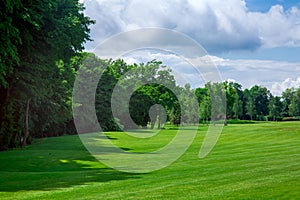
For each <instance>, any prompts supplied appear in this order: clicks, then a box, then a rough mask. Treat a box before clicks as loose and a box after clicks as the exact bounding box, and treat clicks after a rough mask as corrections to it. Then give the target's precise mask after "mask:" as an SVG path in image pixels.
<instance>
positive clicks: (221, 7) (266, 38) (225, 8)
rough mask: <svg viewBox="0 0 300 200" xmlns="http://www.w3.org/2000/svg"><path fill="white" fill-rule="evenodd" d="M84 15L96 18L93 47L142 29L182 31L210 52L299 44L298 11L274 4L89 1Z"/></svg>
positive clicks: (229, 0)
mask: <svg viewBox="0 0 300 200" xmlns="http://www.w3.org/2000/svg"><path fill="white" fill-rule="evenodd" d="M85 7H86V11H85V12H86V14H87V15H88V16H90V17H91V18H92V19H95V20H96V22H97V23H96V25H94V26H93V27H92V32H91V34H92V37H93V39H94V41H95V42H94V43H90V44H87V48H90V49H91V48H93V47H95V45H96V44H98V43H99V42H101V41H103V40H104V39H106V38H107V37H109V36H111V35H113V34H117V33H120V32H122V31H128V30H133V29H136V28H141V27H163V28H169V29H172V30H177V31H180V32H183V33H185V34H187V35H189V36H190V37H192V38H193V39H195V40H196V41H198V42H199V43H200V44H202V45H203V46H204V47H205V48H206V49H207V50H208V51H209V52H220V51H230V50H239V49H245V50H254V49H257V48H260V47H266V48H269V47H277V46H300V10H299V9H298V8H296V7H292V8H291V9H289V10H284V9H283V7H282V6H280V5H275V6H273V7H272V8H271V9H270V10H269V11H268V12H267V13H259V12H250V11H248V9H247V7H246V4H245V1H243V0H227V1H222V0H201V1H195V0H176V1H174V0H165V1H160V0H144V1H138V0H131V1H125V0H93V1H86V2H85Z"/></svg>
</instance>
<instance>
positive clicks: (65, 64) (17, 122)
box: [0, 0, 93, 149]
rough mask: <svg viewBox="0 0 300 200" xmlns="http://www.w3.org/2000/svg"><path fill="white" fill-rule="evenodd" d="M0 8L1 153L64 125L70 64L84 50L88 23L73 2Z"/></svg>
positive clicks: (8, 3)
mask: <svg viewBox="0 0 300 200" xmlns="http://www.w3.org/2000/svg"><path fill="white" fill-rule="evenodd" d="M2 4H4V5H2ZM0 7H1V8H0V9H1V14H0V15H1V20H3V21H1V25H0V29H1V32H0V38H1V42H0V49H1V50H0V97H1V100H0V124H1V126H0V138H1V140H0V148H1V149H6V148H7V147H15V146H17V145H19V144H20V143H22V146H23V145H24V144H26V141H27V139H28V136H29V135H28V134H25V133H28V132H30V136H31V137H32V136H34V135H35V134H36V133H35V131H38V132H39V133H38V134H41V133H42V132H44V131H46V132H47V130H48V131H50V129H49V127H50V126H60V125H61V123H62V122H63V121H66V120H69V116H66V115H69V114H66V113H70V91H71V87H72V81H73V80H74V71H75V70H74V69H73V67H72V64H71V63H70V62H69V61H70V59H71V57H73V56H75V55H76V53H77V52H79V51H81V50H83V42H85V41H87V40H89V35H88V33H89V28H88V26H89V25H90V24H92V23H93V21H91V20H90V19H89V18H87V17H85V16H84V14H83V12H82V11H83V9H84V8H83V7H82V5H81V4H79V2H78V1H77V0H64V1H60V0H54V1H53V0H51V1H50V0H37V1H32V0H30V1H13V2H12V1H4V2H3V1H2V2H1V6H0ZM27 108H28V109H27ZM26 111H28V112H26ZM53 115H54V116H53ZM25 119H29V124H28V125H27V123H25V121H26V120H25ZM52 130H53V129H52ZM52 130H51V131H52Z"/></svg>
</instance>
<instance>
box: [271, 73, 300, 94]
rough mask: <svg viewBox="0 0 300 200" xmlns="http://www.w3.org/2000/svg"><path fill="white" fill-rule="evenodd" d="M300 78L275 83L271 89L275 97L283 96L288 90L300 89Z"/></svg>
mask: <svg viewBox="0 0 300 200" xmlns="http://www.w3.org/2000/svg"><path fill="white" fill-rule="evenodd" d="M299 87H300V77H298V78H297V79H292V78H287V79H285V80H284V81H283V82H280V83H279V82H277V83H274V84H273V85H272V87H271V92H272V93H273V94H275V95H281V94H282V92H283V91H285V90H286V89H287V88H299Z"/></svg>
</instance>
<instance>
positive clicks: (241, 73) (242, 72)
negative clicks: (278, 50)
mask: <svg viewBox="0 0 300 200" xmlns="http://www.w3.org/2000/svg"><path fill="white" fill-rule="evenodd" d="M124 59H125V61H127V60H128V61H131V62H133V61H135V62H137V63H140V62H147V61H149V60H153V59H157V60H160V61H162V62H163V64H164V65H167V66H169V67H170V68H171V69H172V70H173V71H174V75H175V78H176V80H178V81H179V82H180V83H179V84H181V85H184V84H185V83H187V82H188V83H190V85H191V86H192V87H202V86H203V85H204V83H205V80H206V81H207V79H209V78H210V77H214V76H218V74H220V76H221V79H222V80H223V81H225V80H227V81H233V82H238V83H240V84H242V86H243V87H244V88H250V87H252V86H253V85H262V86H265V87H267V88H268V89H269V90H270V91H271V92H272V93H273V94H274V95H281V93H282V92H283V91H284V90H285V89H286V88H291V87H299V86H300V78H299V74H300V62H294V63H293V62H283V61H272V60H230V59H223V58H220V57H217V56H210V55H206V56H202V57H198V58H194V59H195V60H197V61H198V62H195V63H198V64H200V65H199V66H196V69H195V67H194V66H192V65H191V64H190V63H188V62H186V60H183V59H182V58H180V57H178V56H177V55H174V54H166V53H161V52H152V53H149V52H135V53H134V54H131V55H126V56H125V57H124ZM214 66H216V67H217V70H216V69H215V68H214ZM183 80H184V81H183Z"/></svg>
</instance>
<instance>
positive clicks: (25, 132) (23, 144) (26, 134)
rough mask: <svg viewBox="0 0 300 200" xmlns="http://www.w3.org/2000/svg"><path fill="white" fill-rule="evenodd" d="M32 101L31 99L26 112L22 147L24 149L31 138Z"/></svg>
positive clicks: (28, 101)
mask: <svg viewBox="0 0 300 200" xmlns="http://www.w3.org/2000/svg"><path fill="white" fill-rule="evenodd" d="M30 101H31V99H30V98H29V99H28V100H27V105H26V110H25V127H24V130H23V134H24V136H23V140H22V142H21V147H22V148H23V147H24V146H25V145H26V143H27V138H28V136H29V123H28V122H29V106H30Z"/></svg>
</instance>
